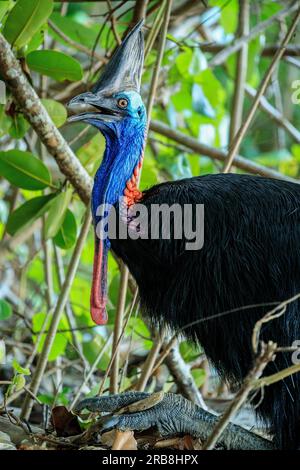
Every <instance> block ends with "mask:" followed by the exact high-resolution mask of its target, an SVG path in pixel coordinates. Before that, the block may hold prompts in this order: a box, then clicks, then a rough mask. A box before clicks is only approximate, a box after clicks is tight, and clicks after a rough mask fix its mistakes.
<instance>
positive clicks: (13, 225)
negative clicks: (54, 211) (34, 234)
mask: <svg viewBox="0 0 300 470" xmlns="http://www.w3.org/2000/svg"><path fill="white" fill-rule="evenodd" d="M54 197H55V194H49V195H47V196H38V197H34V198H33V199H30V200H29V201H26V202H25V203H24V204H22V205H21V206H20V207H18V209H16V210H15V211H14V212H12V214H11V215H10V216H9V218H8V221H7V232H8V233H9V234H10V235H14V234H15V233H17V232H18V231H19V230H21V229H23V228H24V227H25V226H26V225H28V224H32V222H34V221H35V220H36V219H38V218H39V217H40V216H41V215H43V214H44V213H45V212H46V211H47V210H48V209H49V205H50V202H51V200H52V199H53V198H54Z"/></svg>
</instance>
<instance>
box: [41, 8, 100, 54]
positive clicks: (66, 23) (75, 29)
mask: <svg viewBox="0 0 300 470" xmlns="http://www.w3.org/2000/svg"><path fill="white" fill-rule="evenodd" d="M50 19H51V21H52V22H53V23H54V24H55V25H56V26H57V28H59V29H60V30H61V31H62V32H63V33H64V34H66V35H67V36H68V37H69V38H70V39H72V40H73V41H75V42H78V43H79V44H83V45H84V46H86V47H88V48H90V49H92V48H93V46H94V44H95V42H96V40H97V29H95V30H93V29H92V28H91V26H92V25H89V27H87V26H84V25H83V24H80V23H78V22H77V21H75V20H74V19H72V18H70V17H69V16H61V14H60V13H57V12H53V13H52V15H51V17H50ZM94 26H96V25H95V24H94ZM49 34H50V35H51V36H52V37H53V38H54V39H55V40H56V41H59V42H60V43H62V44H64V45H65V46H68V47H70V44H69V43H68V42H67V41H65V40H64V39H62V38H61V36H59V35H58V34H57V33H56V32H55V31H54V30H53V29H52V28H51V26H50V27H49ZM103 34H105V32H103Z"/></svg>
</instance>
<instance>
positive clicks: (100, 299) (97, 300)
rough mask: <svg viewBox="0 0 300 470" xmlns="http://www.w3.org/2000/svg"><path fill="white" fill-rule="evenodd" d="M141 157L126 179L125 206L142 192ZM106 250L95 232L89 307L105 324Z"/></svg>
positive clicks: (102, 323)
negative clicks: (138, 185)
mask: <svg viewBox="0 0 300 470" xmlns="http://www.w3.org/2000/svg"><path fill="white" fill-rule="evenodd" d="M142 159H143V156H142V157H141V159H140V161H139V163H138V164H137V166H136V168H135V169H134V171H133V174H132V177H131V179H130V180H128V181H127V183H126V187H125V189H124V196H125V201H126V205H127V207H130V206H132V205H133V204H135V203H137V202H138V201H139V200H140V199H141V197H142V193H141V192H140V191H139V189H138V187H137V183H138V174H139V171H140V168H141V166H142ZM108 250H109V249H108V247H107V244H106V243H104V241H103V240H100V239H99V238H98V237H97V235H96V233H95V253H94V265H93V281H92V290H91V298H90V308H91V317H92V319H93V321H94V322H95V323H96V324H97V325H105V324H106V323H107V320H108V316H107V312H106V304H107V257H108Z"/></svg>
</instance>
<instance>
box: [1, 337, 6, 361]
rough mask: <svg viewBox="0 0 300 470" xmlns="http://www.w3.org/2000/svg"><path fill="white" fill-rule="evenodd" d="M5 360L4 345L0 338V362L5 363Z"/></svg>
mask: <svg viewBox="0 0 300 470" xmlns="http://www.w3.org/2000/svg"><path fill="white" fill-rule="evenodd" d="M5 362H6V347H5V342H4V340H3V339H0V364H5Z"/></svg>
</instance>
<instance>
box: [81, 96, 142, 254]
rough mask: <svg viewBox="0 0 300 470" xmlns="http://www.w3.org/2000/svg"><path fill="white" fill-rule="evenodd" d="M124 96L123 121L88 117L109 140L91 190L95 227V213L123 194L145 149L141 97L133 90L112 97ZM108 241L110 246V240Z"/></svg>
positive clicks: (114, 202) (96, 218)
mask: <svg viewBox="0 0 300 470" xmlns="http://www.w3.org/2000/svg"><path fill="white" fill-rule="evenodd" d="M120 98H124V99H126V100H127V101H128V106H127V108H126V116H125V117H124V118H123V119H122V120H120V121H111V122H107V121H101V114H99V119H97V118H93V119H87V120H86V121H87V122H88V123H89V124H91V125H93V126H95V127H96V128H97V129H99V130H100V132H101V133H102V134H103V135H104V137H105V141H106V147H105V152H104V155H103V160H102V163H101V165H100V167H99V169H98V170H97V172H96V175H95V179H94V187H93V191H92V214H93V219H94V224H95V226H96V224H97V222H98V221H99V216H96V210H97V207H98V206H99V205H100V204H105V203H106V204H111V205H114V204H116V202H118V200H119V198H120V197H121V196H122V195H123V192H124V189H125V187H126V183H127V181H128V180H129V179H130V178H131V177H132V175H133V171H134V169H135V167H136V166H137V164H138V162H139V160H140V158H141V156H142V152H143V146H144V140H145V129H146V122H147V114H146V109H145V106H144V104H143V102H142V99H141V96H140V95H139V94H138V93H136V92H134V91H127V92H121V93H117V94H115V95H113V96H112V99H113V100H115V101H116V102H117V101H118V100H119V99H120ZM106 240H107V244H108V247H109V240H108V239H106Z"/></svg>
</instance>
